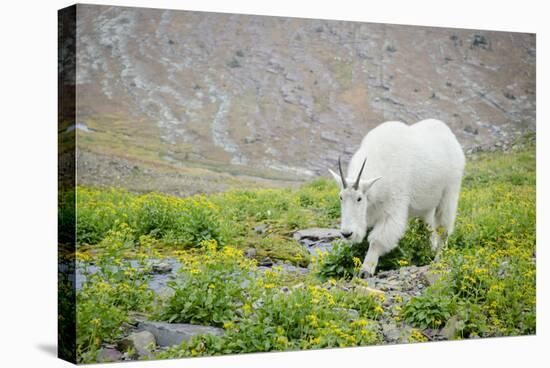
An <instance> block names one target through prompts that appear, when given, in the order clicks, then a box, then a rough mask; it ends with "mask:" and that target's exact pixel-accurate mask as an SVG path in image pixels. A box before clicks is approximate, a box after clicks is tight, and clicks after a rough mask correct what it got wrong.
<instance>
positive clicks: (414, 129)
mask: <svg viewBox="0 0 550 368" xmlns="http://www.w3.org/2000/svg"><path fill="white" fill-rule="evenodd" d="M365 157H367V164H366V166H365V173H364V174H363V178H364V179H369V178H373V177H377V176H382V177H383V179H382V180H380V181H379V183H378V184H376V185H375V186H374V187H373V189H372V193H371V196H372V197H374V198H376V199H378V200H381V201H384V200H386V199H387V198H393V199H395V198H400V197H404V198H406V199H409V200H410V202H411V205H412V206H413V207H414V208H418V209H423V208H424V207H426V206H428V207H429V206H431V205H432V204H433V203H435V202H436V201H438V200H439V198H440V197H441V193H442V192H443V190H444V189H445V188H446V187H448V186H449V185H450V184H453V183H454V184H456V183H458V185H460V181H461V178H462V173H463V170H464V153H463V151H462V148H461V146H460V144H459V143H458V141H457V139H456V137H455V135H454V134H453V133H452V131H451V130H450V129H449V128H448V127H447V125H445V123H443V122H441V121H439V120H435V119H429V120H423V121H420V122H418V123H416V124H413V125H410V126H408V125H406V124H404V123H401V122H396V121H390V122H386V123H383V124H381V125H379V126H378V127H376V128H374V129H373V130H371V131H370V132H369V133H368V134H367V135H366V136H365V138H364V139H363V141H362V143H361V147H360V148H359V150H358V151H357V152H356V153H355V155H354V156H353V158H352V160H351V162H350V166H349V169H348V180H350V179H351V180H354V179H355V177H356V175H357V173H358V172H359V169H360V168H361V165H362V163H363V160H364V158H365Z"/></svg>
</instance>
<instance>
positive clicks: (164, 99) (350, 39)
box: [75, 5, 536, 194]
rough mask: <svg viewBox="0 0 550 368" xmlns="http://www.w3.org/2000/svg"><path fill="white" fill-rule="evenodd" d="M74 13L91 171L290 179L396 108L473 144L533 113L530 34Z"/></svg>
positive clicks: (214, 181) (504, 135) (181, 181)
mask: <svg viewBox="0 0 550 368" xmlns="http://www.w3.org/2000/svg"><path fill="white" fill-rule="evenodd" d="M78 16H79V18H78V19H79V22H78V25H77V70H78V73H77V79H76V85H77V90H78V99H77V121H76V125H75V129H76V130H77V134H78V153H79V162H78V169H79V171H78V175H79V178H78V179H79V181H80V182H81V183H83V184H90V185H107V186H122V187H127V188H130V189H134V190H138V191H147V190H152V189H157V190H161V191H165V192H170V193H175V194H188V193H194V192H198V191H219V190H225V189H227V188H229V187H231V186H233V185H234V184H235V183H234V181H235V180H236V181H237V182H239V183H241V182H242V183H243V184H242V185H244V186H253V185H256V179H255V178H256V177H262V178H264V180H267V185H268V186H273V185H276V186H280V185H283V186H288V185H292V182H293V181H295V180H309V179H311V178H313V177H315V176H318V175H325V174H326V167H330V166H334V165H335V162H336V159H337V157H338V155H339V154H344V160H345V159H346V158H347V157H349V155H351V154H352V153H353V151H354V150H355V149H356V148H357V146H358V144H359V142H360V141H361V139H362V137H363V136H364V134H365V133H367V132H368V131H369V130H370V129H372V128H373V127H375V126H376V125H378V124H380V123H381V122H383V121H386V120H402V121H404V122H406V123H409V124H412V123H414V122H416V121H418V120H421V119H424V118H438V119H441V120H443V121H445V122H447V123H448V124H449V125H450V127H451V128H452V130H453V131H454V132H455V134H456V135H457V137H458V139H459V140H460V142H461V143H462V144H463V146H464V147H465V148H467V149H468V148H472V147H476V146H479V145H491V144H495V143H496V142H507V141H511V140H512V139H513V138H514V137H515V136H516V135H518V134H522V133H524V132H526V131H534V129H535V107H536V106H535V103H536V100H535V54H536V52H535V37H534V35H532V34H520V33H508V32H491V31H477V30H462V29H443V28H430V27H411V26H398V25H384V24H372V23H357V22H343V21H332V20H311V19H297V18H279V17H265V16H249V15H234V14H215V13H201V12H186V11H170V10H157V9H139V8H120V7H107V6H95V5H78ZM201 170H202V171H201ZM136 173H137V176H136V175H134V176H135V177H137V178H138V179H139V180H138V179H135V178H134V179H132V177H133V176H132V175H133V174H136ZM235 174H238V175H245V177H244V178H243V177H241V176H239V177H235V176H234V175H235ZM167 177H170V178H171V179H166V178H167ZM281 180H283V181H281ZM232 181H233V182H232ZM239 185H241V184H239Z"/></svg>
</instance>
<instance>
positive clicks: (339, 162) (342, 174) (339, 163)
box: [338, 156, 347, 189]
mask: <svg viewBox="0 0 550 368" xmlns="http://www.w3.org/2000/svg"><path fill="white" fill-rule="evenodd" d="M338 170H340V178H342V186H343V187H344V189H346V187H347V185H346V179H344V172H343V171H342V162H341V161H340V156H338Z"/></svg>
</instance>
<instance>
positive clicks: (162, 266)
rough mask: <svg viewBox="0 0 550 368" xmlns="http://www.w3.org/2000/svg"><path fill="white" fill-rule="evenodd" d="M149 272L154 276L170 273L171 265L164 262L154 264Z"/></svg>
mask: <svg viewBox="0 0 550 368" xmlns="http://www.w3.org/2000/svg"><path fill="white" fill-rule="evenodd" d="M151 271H152V272H153V273H156V274H164V273H170V272H172V265H170V264H169V263H165V262H160V263H155V264H153V265H152V266H151Z"/></svg>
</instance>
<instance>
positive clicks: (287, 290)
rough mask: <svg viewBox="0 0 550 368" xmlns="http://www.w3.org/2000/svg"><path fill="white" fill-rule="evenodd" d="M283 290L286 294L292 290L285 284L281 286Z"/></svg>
mask: <svg viewBox="0 0 550 368" xmlns="http://www.w3.org/2000/svg"><path fill="white" fill-rule="evenodd" d="M281 291H282V292H283V293H285V294H286V293H289V292H290V289H289V288H288V286H283V287H282V288H281Z"/></svg>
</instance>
